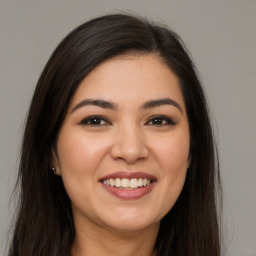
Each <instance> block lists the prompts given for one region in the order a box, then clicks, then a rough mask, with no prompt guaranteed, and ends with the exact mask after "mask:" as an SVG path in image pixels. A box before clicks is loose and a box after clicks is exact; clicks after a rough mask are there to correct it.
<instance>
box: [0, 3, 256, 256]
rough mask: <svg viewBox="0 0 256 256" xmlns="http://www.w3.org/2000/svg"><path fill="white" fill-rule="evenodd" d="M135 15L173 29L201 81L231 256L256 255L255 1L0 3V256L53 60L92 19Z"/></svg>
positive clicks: (227, 242)
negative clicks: (33, 112)
mask: <svg viewBox="0 0 256 256" xmlns="http://www.w3.org/2000/svg"><path fill="white" fill-rule="evenodd" d="M117 11H125V12H132V13H135V14H139V15H142V16H144V17H147V18H150V19H153V20H155V21H158V22H161V23H164V24H166V25H168V26H170V27H171V28H172V29H174V30H175V31H176V32H178V34H180V35H181V37H182V38H183V39H184V41H185V43H186V44H187V46H188V49H189V50H190V53H191V54H192V56H193V59H194V61H195V63H196V65H197V68H198V70H199V73H200V75H201V79H202V81H203V84H204V87H205V90H206V93H207V96H208V99H209V103H210V106H211V111H212V115H213V117H214V118H213V122H214V127H215V130H216V137H217V141H218V146H219V153H220V164H221V172H222V179H223V188H224V221H223V223H224V224H223V226H224V228H223V230H224V245H225V248H224V249H225V251H224V252H225V254H223V255H227V256H256V113H255V112H256V100H255V98H256V1H255V0H225V1H223V0H158V1H156V0H155V1H154V0H151V1H150V0H148V1H146V0H126V1H121V0H119V1H118V0H108V1H106V0H93V1H85V0H72V1H69V0H42V1H37V0H0V23H1V27H0V29H1V30H0V37H1V40H0V49H1V51H0V63H1V64H0V65H1V66H0V67H1V68H0V79H1V80H0V85H1V89H0V90H1V91H0V93H1V94H0V123H1V129H0V152H1V159H0V163H1V169H0V255H2V254H3V253H4V248H5V244H6V241H7V237H8V236H7V231H8V228H9V225H10V220H11V216H12V214H13V203H12V202H10V196H11V192H12V189H13V186H14V183H15V178H16V174H17V167H18V162H19V148H20V141H21V137H22V130H23V123H24V118H25V115H26V112H27V109H28V106H29V103H30V100H31V97H32V94H33V90H34V88H35V85H36V83H37V79H38V77H39V75H40V73H41V71H42V69H43V67H44V65H45V64H46V61H47V60H48V58H49V56H50V54H51V53H52V51H53V50H54V48H55V47H56V46H57V44H58V43H59V42H60V40H61V39H62V38H63V37H64V36H65V35H66V34H67V33H68V32H70V31H71V30H72V29H73V28H75V27H76V26H78V25H79V24H81V23H82V22H84V21H87V20H88V19H90V18H93V17H96V16H98V15H102V14H109V13H113V12H117Z"/></svg>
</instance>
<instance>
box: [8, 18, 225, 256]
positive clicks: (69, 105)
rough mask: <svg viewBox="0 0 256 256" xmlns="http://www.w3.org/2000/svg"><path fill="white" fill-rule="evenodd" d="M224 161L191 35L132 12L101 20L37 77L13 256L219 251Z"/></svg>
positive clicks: (71, 39) (80, 31)
mask: <svg viewBox="0 0 256 256" xmlns="http://www.w3.org/2000/svg"><path fill="white" fill-rule="evenodd" d="M216 161H217V160H216V154H215V150H214V141H213V135H212V130H211V125H210V121H209V116H208V111H207V104H206V101H205V96H204V93H203V90H202V87H201V85H200V82H199V79H198V77H197V74H196V71H195V68H194V66H193V63H192V61H191V60H190V58H189V56H188V54H187V52H186V50H185V47H184V45H183V44H182V41H181V39H180V38H179V37H178V36H177V35H176V34H175V33H174V32H172V31H170V30H168V29H167V28H164V27H161V26H158V25H156V24H151V23H149V22H147V21H145V20H143V19H141V18H137V17H132V16H129V15H123V14H116V15H108V16H103V17H99V18H96V19H94V20H91V21H89V22H87V23H85V24H83V25H81V26H79V27H78V28H76V29H75V30H74V31H72V32H71V33H70V34H69V35H68V36H67V37H66V38H65V39H64V40H63V41H62V42H61V43H60V45H59V46H58V47H57V49H56V50H55V51H54V53H53V55H52V56H51V58H50V60H49V61H48V63H47V65H46V67H45V69H44V71H43V72H42V75H41V77H40V79H39V82H38V84H37V87H36V90H35V93H34V96H33V99H32V103H31V106H30V110H29V114H28V118H27V124H26V128H25V132H24V139H23V146H22V155H21V162H20V172H19V183H20V186H21V197H20V204H19V209H18V216H17V220H16V224H15V228H14V236H13V241H12V244H11V247H10V252H9V255H10V256H13V255H19V256H25V255H26V256H32V255H33V256H35V255H45V256H46V255H47V256H48V255H51V256H54V255H56V256H60V255H67V256H68V255H72V256H80V255H83V256H87V255H89V256H91V255H140V256H141V255H146V256H148V255H161V256H163V255H177V256H178V255H179V256H181V255H184V256H185V255H186V256H196V255H197V256H202V255H204V256H210V255H215V256H217V255H220V238H219V228H218V220H217V209H216V185H220V182H219V170H218V164H216Z"/></svg>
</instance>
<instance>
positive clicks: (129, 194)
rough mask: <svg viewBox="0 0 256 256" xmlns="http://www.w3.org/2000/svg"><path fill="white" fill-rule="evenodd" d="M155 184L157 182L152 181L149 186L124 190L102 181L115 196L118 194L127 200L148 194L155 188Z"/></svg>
mask: <svg viewBox="0 0 256 256" xmlns="http://www.w3.org/2000/svg"><path fill="white" fill-rule="evenodd" d="M154 184H155V182H152V183H151V184H149V185H148V186H145V187H141V188H136V189H130V190H124V189H119V188H116V187H111V186H108V185H106V184H103V183H102V186H103V187H104V188H105V189H106V190H107V191H108V192H110V193H111V194H113V195H114V196H116V197H118V198H121V199H125V200H133V199H138V198H141V197H143V196H145V195H146V194H148V193H149V192H150V191H151V190H152V189H153V186H154Z"/></svg>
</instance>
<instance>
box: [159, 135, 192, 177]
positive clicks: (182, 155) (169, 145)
mask: <svg viewBox="0 0 256 256" xmlns="http://www.w3.org/2000/svg"><path fill="white" fill-rule="evenodd" d="M155 145H158V146H156V147H155V152H156V153H155V155H156V157H157V158H158V162H159V163H160V164H161V170H163V171H162V174H163V175H179V173H180V172H182V171H183V170H184V169H185V170H186V169H187V167H188V163H189V148H190V140H189V135H187V133H185V134H184V133H183V134H177V135H172V136H171V137H170V138H168V139H166V138H165V139H162V140H161V141H159V143H155Z"/></svg>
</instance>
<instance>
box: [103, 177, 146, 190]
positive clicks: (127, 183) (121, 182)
mask: <svg viewBox="0 0 256 256" xmlns="http://www.w3.org/2000/svg"><path fill="white" fill-rule="evenodd" d="M103 183H104V184H105V185H108V186H111V187H117V188H124V189H127V188H128V189H129V188H138V187H145V186H148V185H150V183H151V181H150V180H149V179H143V178H139V179H135V178H133V179H127V178H125V179H120V178H116V179H107V180H103Z"/></svg>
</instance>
